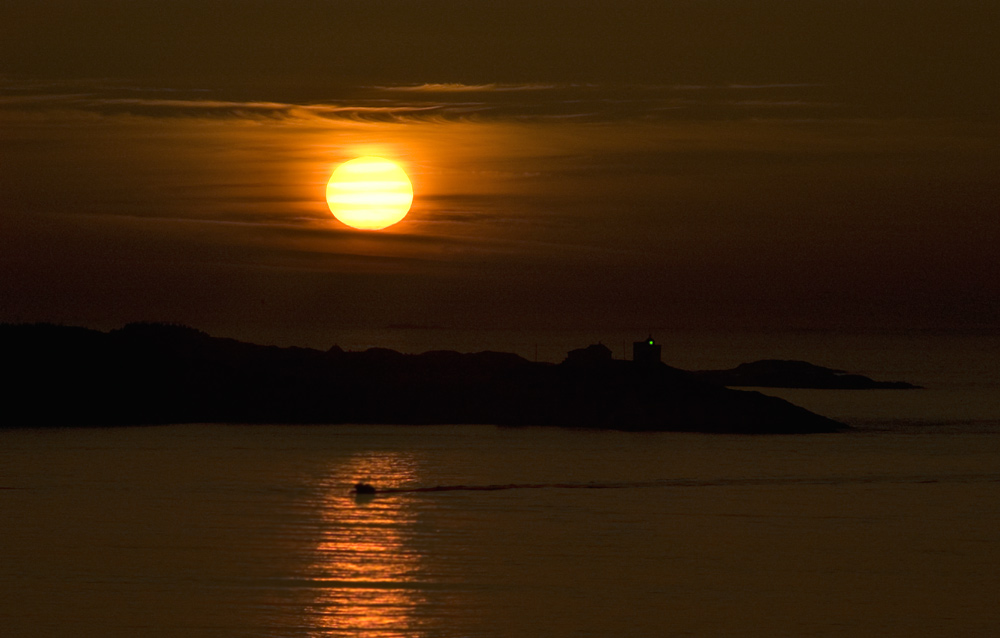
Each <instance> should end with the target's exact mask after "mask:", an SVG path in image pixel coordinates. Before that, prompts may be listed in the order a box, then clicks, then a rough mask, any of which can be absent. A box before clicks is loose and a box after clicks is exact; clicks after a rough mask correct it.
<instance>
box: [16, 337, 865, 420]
mask: <svg viewBox="0 0 1000 638" xmlns="http://www.w3.org/2000/svg"><path fill="white" fill-rule="evenodd" d="M0 347H2V348H3V352H5V354H6V356H5V360H6V364H7V368H8V371H9V376H11V377H12V378H13V381H12V382H10V383H8V387H7V395H8V397H9V398H8V400H7V401H6V402H5V403H6V405H5V406H4V407H5V410H4V411H5V413H6V414H7V415H8V416H7V418H5V419H3V421H4V422H5V424H6V425H7V426H8V427H19V426H46V427H51V426H104V425H155V424H181V423H228V424H240V423H243V424H255V423H258V424H259V423H272V424H273V423H287V424H290V425H292V424H339V423H354V424H399V425H420V424H428V425H429V424H493V425H501V426H527V425H541V426H562V427H572V428H601V429H618V430H630V431H684V432H718V433H745V434H765V433H766V434H777V433H787V434H791V433H813V432H836V431H839V430H843V429H846V428H847V426H845V425H844V424H842V423H839V422H837V421H834V420H832V419H828V418H826V417H822V416H820V415H816V414H814V413H812V412H809V411H807V410H805V409H803V408H800V407H798V406H795V405H792V404H791V403H788V402H787V401H784V400H782V399H778V398H775V397H771V396H766V395H763V394H760V393H758V392H749V391H740V390H733V389H729V388H726V387H723V386H722V385H719V384H717V383H712V382H710V381H708V380H705V379H701V378H698V376H697V375H696V374H693V373H690V372H686V371H683V370H679V369H677V368H673V367H670V366H668V365H665V364H663V363H659V362H652V363H650V362H646V363H642V362H634V361H620V360H612V359H611V358H610V352H608V353H607V354H606V355H605V353H604V351H605V350H606V348H603V346H592V347H590V348H585V349H581V350H576V351H573V352H572V353H570V356H568V357H567V359H566V361H564V362H562V363H560V364H551V363H536V362H530V361H527V360H526V359H524V358H522V357H520V356H518V355H515V354H510V353H500V352H479V353H470V354H462V353H458V352H452V351H432V352H426V353H423V354H419V355H408V354H401V353H399V352H396V351H393V350H387V349H383V348H371V349H368V350H366V351H363V352H347V351H344V350H341V349H340V348H338V347H336V346H334V347H333V348H331V349H329V350H327V351H325V352H324V351H320V350H314V349H309V348H297V347H291V348H280V347H276V346H261V345H256V344H251V343H245V342H240V341H236V340H234V339H225V338H216V337H211V336H209V335H207V334H205V333H203V332H200V331H198V330H195V329H193V328H188V327H184V326H177V325H169V324H153V323H141V324H129V325H127V326H125V327H124V328H121V329H119V330H112V331H110V332H107V333H104V332H99V331H96V330H90V329H86V328H76V327H65V326H54V325H48V324H33V325H11V324H4V325H0ZM13 415H25V416H24V417H23V418H18V419H17V422H16V423H15V422H13V420H12V419H13Z"/></svg>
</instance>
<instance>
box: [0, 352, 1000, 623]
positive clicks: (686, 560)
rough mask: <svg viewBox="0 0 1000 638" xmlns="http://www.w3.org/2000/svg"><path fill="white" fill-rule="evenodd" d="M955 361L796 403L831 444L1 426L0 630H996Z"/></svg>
mask: <svg viewBox="0 0 1000 638" xmlns="http://www.w3.org/2000/svg"><path fill="white" fill-rule="evenodd" d="M988 343H995V341H993V342H988ZM907 352H909V351H907ZM948 352H954V351H953V350H949V351H948ZM970 352H971V354H969V355H968V357H964V358H962V359H960V360H959V359H955V360H954V361H953V362H952V364H946V363H942V361H941V360H940V359H936V358H933V357H931V358H930V359H925V360H924V363H921V359H920V357H921V356H924V355H920V353H916V354H914V353H910V354H907V355H906V356H904V355H903V354H897V355H896V356H891V357H888V359H887V360H888V361H890V362H891V364H892V365H887V366H883V368H877V367H875V366H874V364H873V367H869V368H859V367H857V366H855V367H854V368H853V369H855V370H857V371H861V372H867V373H870V374H873V373H874V374H876V376H880V377H882V378H904V379H907V380H911V381H916V382H918V383H924V384H928V381H933V383H931V384H928V385H929V389H928V390H927V391H923V392H922V393H920V394H914V393H909V392H907V393H898V392H897V393H886V392H874V393H872V392H868V393H866V392H839V393H837V392H834V393H830V392H826V393H816V392H808V391H798V392H795V393H791V394H794V395H795V397H794V399H795V400H797V401H798V402H799V403H801V404H803V405H807V407H811V408H813V409H820V408H825V409H824V410H821V411H823V412H824V413H825V414H829V415H831V416H836V417H839V418H844V419H847V420H849V421H851V422H852V423H853V424H854V425H856V426H858V427H857V429H856V430H854V431H852V432H848V433H843V434H833V435H812V436H790V437H736V436H719V435H692V434H671V433H656V434H630V433H621V432H588V431H574V430H559V429H547V428H524V429H500V428H493V427H487V426H465V427H451V426H449V427H419V428H416V427H388V426H386V427H358V426H341V427H312V426H310V427H297V426H293V427H282V426H252V427H250V426H220V425H184V426H166V427H147V428H118V429H86V430H68V429H67V430H0V487H2V488H3V489H0V513H2V517H3V520H2V523H0V593H2V595H0V635H3V636H5V637H6V636H10V637H22V636H46V637H48V636H102V637H105V636H106V637H117V636H130V637H131V636H213V637H216V636H217V637H228V636H359V635H363V636H407V637H427V638H433V637H442V638H443V637H461V636H468V637H471V636H482V637H498V638H499V637H508V636H510V637H514V636H519V637H520V636H544V637H547V636H637V637H639V636H641V637H647V636H649V637H653V636H685V635H688V636H711V635H732V636H885V635H897V636H959V635H962V636H993V635H997V633H998V632H1000V606H998V605H997V591H1000V405H998V402H997V397H998V392H997V389H998V384H997V382H996V381H997V379H996V368H995V361H996V359H992V361H993V362H994V363H993V366H994V367H990V360H991V359H990V357H991V356H992V355H993V354H994V353H991V352H990V351H989V350H988V348H987V349H985V350H984V348H983V347H979V348H970ZM977 352H978V353H979V354H978V355H977V354H976V353H977ZM876 355H878V353H868V354H865V353H864V352H860V351H857V350H854V351H850V352H848V353H847V354H841V355H840V356H842V357H848V358H849V357H853V358H854V359H855V360H856V361H858V362H861V363H863V362H864V361H865V357H875V356H876ZM713 356H714V355H713ZM878 356H884V353H883V354H882V355H878ZM907 356H909V357H911V358H910V359H907ZM969 357H971V359H970V358H969ZM976 357H978V358H976ZM801 358H807V357H805V356H802V357H801ZM817 363H827V364H830V365H837V362H832V361H817ZM958 363H961V367H959V366H958V365H957V364H958ZM949 365H951V366H952V367H949ZM692 367H694V366H692ZM706 367H708V366H706ZM961 370H965V372H964V373H961ZM899 372H902V373H903V374H897V373H899ZM991 375H993V376H991ZM782 392H784V393H785V394H787V393H788V391H781V392H778V393H782ZM366 478H370V479H371V480H373V481H375V482H377V483H378V484H379V485H380V486H383V487H398V488H424V487H433V486H459V485H465V486H469V487H473V488H475V487H485V486H491V485H508V484H515V485H517V486H518V487H515V488H512V489H503V490H494V491H483V490H477V489H468V490H454V491H441V492H402V493H397V494H391V495H384V496H377V497H375V498H374V499H369V500H364V501H357V500H355V499H354V498H353V497H352V496H350V495H349V494H348V490H349V488H350V485H351V484H352V483H353V482H354V481H356V480H358V479H366Z"/></svg>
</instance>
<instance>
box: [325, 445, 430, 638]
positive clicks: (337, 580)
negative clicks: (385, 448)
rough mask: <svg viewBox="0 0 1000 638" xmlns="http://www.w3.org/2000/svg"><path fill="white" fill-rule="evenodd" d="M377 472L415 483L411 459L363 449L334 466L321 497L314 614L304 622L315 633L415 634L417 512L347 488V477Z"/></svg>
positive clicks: (419, 600) (391, 480)
mask: <svg viewBox="0 0 1000 638" xmlns="http://www.w3.org/2000/svg"><path fill="white" fill-rule="evenodd" d="M370 476H377V477H378V479H379V482H380V483H381V484H385V485H387V486H388V485H392V486H398V485H406V484H413V483H414V482H415V481H416V479H417V476H418V475H417V467H416V463H415V461H414V459H413V458H412V457H409V456H408V455H406V454H401V453H394V454H385V453H365V454H359V455H356V456H354V457H352V458H351V459H350V460H349V461H348V462H347V464H346V465H344V466H341V467H338V468H337V471H336V476H335V477H331V480H330V481H329V483H328V485H327V486H326V495H325V499H324V500H323V501H322V502H321V507H322V508H323V510H322V515H321V519H322V521H323V525H324V530H323V532H322V535H321V536H320V542H319V544H318V545H317V547H316V548H315V564H314V565H313V566H312V568H311V569H310V572H311V573H313V574H316V577H315V579H314V582H315V583H316V588H315V591H316V598H315V600H314V601H313V604H312V605H311V608H312V609H313V610H315V614H314V615H313V616H312V617H310V618H308V619H307V623H309V624H310V625H311V626H313V627H315V629H316V633H314V634H313V635H320V636H338V635H345V634H348V633H349V634H350V635H365V636H403V635H413V631H414V630H415V629H417V628H418V627H419V625H420V618H419V614H418V613H416V608H417V607H418V606H419V605H421V604H426V602H427V601H426V598H425V596H424V595H423V594H422V591H421V576H422V573H423V571H424V565H423V564H422V559H423V557H422V555H421V554H420V552H419V551H418V550H417V549H416V548H415V547H414V546H413V544H412V542H411V541H412V539H411V538H410V536H411V533H410V532H412V530H413V528H414V526H415V524H416V512H415V511H414V509H413V508H412V504H411V503H408V502H407V501H406V500H405V499H393V498H379V499H370V498H367V499H366V498H365V497H359V498H355V497H353V496H350V495H349V494H347V490H346V489H345V482H347V483H350V481H353V480H363V479H364V480H367V479H368V477H370Z"/></svg>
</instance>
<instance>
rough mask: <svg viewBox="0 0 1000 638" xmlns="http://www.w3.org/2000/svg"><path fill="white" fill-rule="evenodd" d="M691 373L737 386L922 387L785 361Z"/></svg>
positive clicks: (773, 360) (824, 387) (891, 388)
mask: <svg viewBox="0 0 1000 638" xmlns="http://www.w3.org/2000/svg"><path fill="white" fill-rule="evenodd" d="M692 374H694V375H695V376H696V377H698V378H699V379H702V380H705V381H708V382H710V383H715V384H718V385H725V386H734V387H759V388H820V389H839V390H913V389H918V388H919V387H920V386H916V385H913V384H911V383H907V382H905V381H875V380H874V379H870V378H869V377H866V376H863V375H860V374H848V373H847V372H844V371H843V370H835V369H833V368H824V367H823V366H818V365H813V364H811V363H808V362H806V361H788V360H782V359H763V360H761V361H754V362H752V363H741V364H740V365H738V366H736V367H735V368H732V369H731V370H699V371H697V372H693V373H692Z"/></svg>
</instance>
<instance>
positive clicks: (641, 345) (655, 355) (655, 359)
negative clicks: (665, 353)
mask: <svg viewBox="0 0 1000 638" xmlns="http://www.w3.org/2000/svg"><path fill="white" fill-rule="evenodd" d="M660 356H661V353H660V344H658V343H656V342H655V341H653V337H648V338H647V339H646V340H645V341H635V342H633V343H632V361H634V362H635V363H637V364H639V365H654V364H657V363H660Z"/></svg>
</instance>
